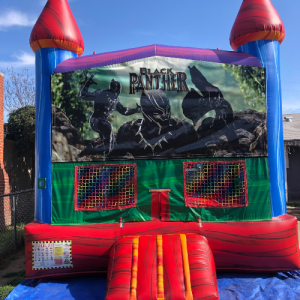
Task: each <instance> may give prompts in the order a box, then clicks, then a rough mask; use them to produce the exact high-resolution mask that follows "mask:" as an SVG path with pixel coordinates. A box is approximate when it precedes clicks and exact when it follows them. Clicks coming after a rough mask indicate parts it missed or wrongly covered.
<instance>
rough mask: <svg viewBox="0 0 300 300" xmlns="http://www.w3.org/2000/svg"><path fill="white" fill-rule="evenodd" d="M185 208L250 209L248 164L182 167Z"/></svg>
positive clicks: (205, 163)
mask: <svg viewBox="0 0 300 300" xmlns="http://www.w3.org/2000/svg"><path fill="white" fill-rule="evenodd" d="M183 173H184V198H185V205H186V206H191V207H219V208H230V207H240V206H247V205H248V192H247V174H246V162H245V161H197V162H195V161H193V162H184V163H183Z"/></svg>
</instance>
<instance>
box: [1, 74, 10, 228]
mask: <svg viewBox="0 0 300 300" xmlns="http://www.w3.org/2000/svg"><path fill="white" fill-rule="evenodd" d="M3 106H4V75H3V74H2V73H0V195H2V194H8V193H10V185H9V177H8V174H7V172H6V170H5V168H4V163H3V151H4V109H3ZM0 222H4V223H5V225H10V224H11V203H10V198H9V197H5V198H0Z"/></svg>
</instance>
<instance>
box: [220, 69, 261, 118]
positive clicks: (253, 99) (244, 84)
mask: <svg viewBox="0 0 300 300" xmlns="http://www.w3.org/2000/svg"><path fill="white" fill-rule="evenodd" d="M223 68H224V69H225V70H227V71H230V72H231V76H234V77H235V79H236V80H237V82H238V84H239V87H240V89H241V92H242V93H243V96H244V98H245V103H246V104H248V105H249V106H250V107H251V108H252V109H256V110H258V111H262V112H265V111H266V82H265V78H266V75H265V69H263V68H257V67H248V66H239V65H227V64H223Z"/></svg>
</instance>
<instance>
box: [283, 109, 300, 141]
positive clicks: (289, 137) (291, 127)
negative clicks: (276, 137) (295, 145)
mask: <svg viewBox="0 0 300 300" xmlns="http://www.w3.org/2000/svg"><path fill="white" fill-rule="evenodd" d="M284 117H293V118H292V122H286V120H285V119H284ZM283 136H284V141H295V140H300V114H284V115H283Z"/></svg>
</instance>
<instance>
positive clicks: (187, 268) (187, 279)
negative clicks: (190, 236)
mask: <svg viewBox="0 0 300 300" xmlns="http://www.w3.org/2000/svg"><path fill="white" fill-rule="evenodd" d="M180 241H181V250H182V258H183V270H184V282H185V288H186V300H193V294H192V286H191V276H190V266H189V257H188V252H187V245H186V236H185V234H181V235H180Z"/></svg>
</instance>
